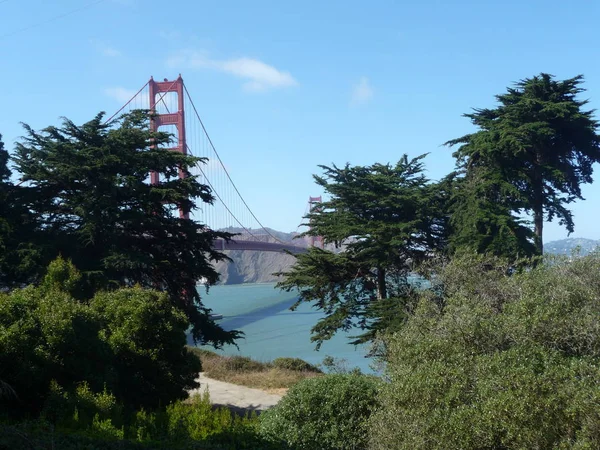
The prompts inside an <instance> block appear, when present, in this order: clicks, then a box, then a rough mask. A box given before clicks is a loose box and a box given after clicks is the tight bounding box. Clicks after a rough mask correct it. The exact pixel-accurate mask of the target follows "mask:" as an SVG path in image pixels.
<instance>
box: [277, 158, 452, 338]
mask: <svg viewBox="0 0 600 450" xmlns="http://www.w3.org/2000/svg"><path fill="white" fill-rule="evenodd" d="M423 158H424V156H420V157H418V158H415V159H412V160H409V159H408V157H407V156H404V157H403V158H402V159H401V160H400V161H399V162H398V163H397V164H396V165H394V166H392V165H389V164H388V165H383V164H374V165H372V166H365V167H362V166H354V167H353V166H350V165H346V166H345V167H343V168H338V167H336V166H333V167H326V166H321V167H322V169H323V171H324V175H323V176H315V180H316V182H317V184H318V185H319V186H321V187H322V188H323V189H324V190H325V192H326V193H327V194H328V196H329V197H330V199H329V200H327V201H324V202H322V203H320V204H319V205H317V206H315V208H314V209H313V211H311V212H310V213H309V214H308V216H307V219H308V225H309V226H310V230H309V231H308V232H307V234H308V235H311V236H322V237H323V240H324V242H325V244H326V245H330V246H332V245H335V246H336V247H338V248H341V250H342V251H340V252H339V253H336V252H333V251H331V250H329V249H326V250H324V249H319V248H315V247H313V248H311V249H309V251H308V252H307V253H303V254H299V255H296V258H297V259H296V263H295V265H294V266H293V267H292V268H291V269H290V270H289V271H288V272H285V273H282V274H281V275H283V276H284V279H283V281H282V282H280V283H279V284H278V287H280V288H281V289H285V290H288V291H289V290H298V293H299V300H298V303H297V304H296V305H295V306H297V305H298V304H299V303H300V302H311V303H313V304H314V306H315V307H316V308H318V309H320V310H322V311H324V312H325V314H326V315H325V317H324V318H323V319H321V320H320V321H319V322H318V323H317V325H316V326H315V327H314V328H313V329H312V333H313V336H312V340H313V341H316V342H317V346H320V345H321V343H322V342H323V341H324V340H327V339H330V338H331V336H333V334H335V333H336V332H337V331H338V330H349V329H352V328H355V327H357V328H358V329H360V330H363V331H365V330H366V332H365V334H363V335H362V336H360V337H359V338H358V339H357V340H356V341H355V342H364V341H369V340H371V339H373V338H374V337H375V335H376V333H377V332H378V330H379V329H380V328H381V323H380V321H382V320H383V321H384V322H388V319H390V318H393V321H395V322H399V323H401V322H402V321H403V320H404V319H405V316H406V312H407V311H406V310H407V302H408V303H410V299H411V295H412V294H411V293H412V291H413V287H412V285H411V283H410V282H409V277H410V275H411V272H412V270H413V269H414V267H415V266H416V265H417V264H418V263H419V262H420V261H423V260H424V259H427V258H429V257H430V256H431V253H432V252H434V251H442V250H443V249H444V247H445V242H446V234H445V233H446V225H447V224H446V216H445V213H444V211H443V205H444V204H445V198H446V196H447V193H446V192H445V190H443V189H441V188H440V187H439V186H438V185H434V184H430V183H428V180H427V179H426V178H425V176H424V175H423V170H424V169H423V163H422V161H421V160H422V159H423ZM387 299H390V301H385V300H387ZM382 300H383V302H381V303H385V305H384V306H378V305H377V303H378V302H380V301H382Z"/></svg>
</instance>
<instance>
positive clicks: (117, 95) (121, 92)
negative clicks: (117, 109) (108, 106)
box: [104, 86, 149, 109]
mask: <svg viewBox="0 0 600 450" xmlns="http://www.w3.org/2000/svg"><path fill="white" fill-rule="evenodd" d="M136 92H137V91H134V90H132V89H127V88H124V87H121V86H113V87H108V88H106V89H104V93H105V94H106V95H107V96H109V97H111V98H113V99H114V100H116V101H117V102H118V103H119V104H120V105H121V106H122V105H124V104H125V103H127V102H128V101H129V100H131V99H132V98H133V96H134V95H135V94H136ZM147 96H148V94H146V95H144V92H141V93H140V94H139V95H138V96H137V97H136V98H135V99H133V100H132V102H131V103H130V106H131V109H134V108H141V109H147V108H148V107H149V106H148V103H149V99H148V97H147Z"/></svg>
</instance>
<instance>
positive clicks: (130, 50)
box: [0, 0, 600, 242]
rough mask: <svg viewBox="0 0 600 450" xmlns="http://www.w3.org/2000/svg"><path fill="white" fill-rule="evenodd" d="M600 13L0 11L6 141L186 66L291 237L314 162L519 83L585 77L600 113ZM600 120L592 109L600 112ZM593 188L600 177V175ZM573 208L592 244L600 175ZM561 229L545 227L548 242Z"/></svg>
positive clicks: (413, 145)
mask: <svg viewBox="0 0 600 450" xmlns="http://www.w3.org/2000/svg"><path fill="white" fill-rule="evenodd" d="M598 19H600V4H598V3H597V2H589V1H583V0H574V1H571V2H562V1H558V0H550V1H542V0H529V1H527V2H522V1H519V2H517V1H516V0H506V1H503V2H482V1H476V0H456V1H453V2H447V1H442V0H424V1H421V2H402V1H400V2H398V1H394V0H383V1H379V2H361V1H344V2H342V1H339V0H335V1H329V2H317V1H314V0H310V1H305V2H301V3H296V2H272V1H271V2H267V1H254V2H242V1H239V0H238V1H232V2H228V3H227V4H226V5H224V4H223V3H214V2H196V1H191V0H189V1H180V2H173V3H164V2H158V1H155V0H145V1H142V0H100V1H90V2H83V3H82V2H81V1H77V0H61V1H57V2H41V1H40V2H24V1H17V0H4V1H1V2H0V61H2V70H0V82H1V85H2V86H3V87H4V89H3V92H2V98H3V100H4V103H5V105H4V108H2V112H0V134H2V135H3V140H4V142H5V145H6V147H7V148H8V149H9V150H12V149H13V147H14V143H15V141H16V140H17V139H18V138H19V136H21V135H22V134H23V130H22V128H21V126H20V125H19V122H25V123H28V124H30V125H31V126H32V127H33V128H35V129H39V128H43V127H46V126H49V125H57V124H59V123H60V117H61V116H65V117H68V118H69V119H72V120H73V121H75V122H76V123H83V122H85V121H87V120H90V119H92V118H93V117H94V115H95V114H97V113H98V112H99V111H106V112H107V113H108V115H111V114H112V113H114V112H115V111H116V110H117V109H118V108H119V107H120V106H121V105H122V104H123V103H124V102H125V101H127V100H128V99H129V97H130V96H131V95H132V94H133V93H135V91H136V90H137V89H139V88H140V87H141V86H143V85H144V83H145V82H146V81H147V80H148V79H149V77H150V76H151V75H153V76H154V78H156V79H161V80H162V79H163V78H169V79H173V78H175V77H176V76H177V75H178V74H179V73H181V74H182V76H183V77H184V79H185V81H186V86H187V87H188V88H189V90H190V94H191V95H192V97H193V98H194V102H195V103H196V105H197V106H198V108H199V110H200V114H201V116H202V119H203V121H204V122H205V124H206V126H207V128H208V131H209V133H210V135H211V137H212V139H213V141H214V143H215V145H216V147H217V149H218V150H219V152H220V154H221V156H222V158H223V160H224V162H225V164H226V165H227V168H228V170H229V172H230V174H231V176H232V178H233V179H234V180H235V182H236V184H237V185H238V187H239V189H240V191H241V192H242V193H243V195H244V197H245V198H246V200H247V202H248V203H249V205H250V206H251V207H252V209H253V210H254V211H255V212H256V214H257V216H258V217H259V218H260V220H261V222H262V223H264V224H265V225H266V226H268V227H270V228H273V229H275V230H280V231H284V232H291V231H294V230H296V229H297V226H298V225H299V224H300V222H301V218H302V215H303V213H304V212H305V207H306V203H307V200H308V197H309V196H310V195H313V196H314V195H321V194H322V192H320V191H319V189H318V188H317V186H316V185H315V184H314V182H313V180H312V175H313V174H315V173H317V174H318V173H319V168H318V165H320V164H324V165H330V164H332V163H335V164H337V165H343V164H345V163H346V162H349V163H350V164H361V165H362V164H372V163H374V162H381V163H386V162H391V163H395V162H396V161H397V160H398V159H399V158H400V157H401V156H402V154H403V153H408V155H409V156H410V157H415V156H418V155H420V154H422V153H430V154H429V156H428V157H427V158H426V159H425V163H426V166H427V174H428V176H429V177H430V178H431V179H433V180H437V179H440V178H441V177H443V176H444V175H445V174H447V173H448V172H450V171H451V170H452V169H453V167H454V161H453V158H452V150H451V149H448V148H445V147H443V146H442V144H443V143H444V142H446V141H448V140H450V139H453V138H456V137H459V136H461V135H463V134H466V133H468V132H471V131H473V127H472V126H471V124H470V123H469V121H468V119H466V118H463V117H461V115H462V114H463V113H466V112H469V111H470V109H471V108H481V107H490V106H493V105H494V104H495V99H494V96H495V95H496V94H501V93H503V92H504V91H505V90H506V87H507V86H510V85H511V83H512V82H514V81H517V80H519V79H522V78H526V77H531V76H533V75H536V74H538V73H540V72H548V73H552V74H554V75H556V76H557V77H558V78H561V79H564V78H569V77H573V76H575V75H577V74H583V75H585V77H586V82H585V87H586V88H587V90H588V91H587V92H586V93H584V94H582V96H581V97H582V98H588V99H590V104H589V108H590V109H594V108H600V63H599V62H598V58H597V57H596V54H597V44H596V43H597V23H598ZM597 117H598V115H597ZM595 169H596V173H595V177H594V178H595V179H597V180H600V167H595ZM583 195H584V197H586V199H587V200H586V201H584V202H577V203H574V204H573V205H572V209H573V213H574V217H575V233H574V234H573V235H572V237H585V238H590V239H600V227H599V226H598V225H597V222H598V218H597V216H598V211H600V181H596V182H595V183H594V184H593V185H586V186H584V187H583ZM566 237H567V231H566V230H565V229H564V228H563V227H560V226H559V225H558V224H557V223H552V224H547V225H546V228H545V241H547V242H548V241H552V240H558V239H562V238H566Z"/></svg>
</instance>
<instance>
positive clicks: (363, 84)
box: [350, 77, 374, 106]
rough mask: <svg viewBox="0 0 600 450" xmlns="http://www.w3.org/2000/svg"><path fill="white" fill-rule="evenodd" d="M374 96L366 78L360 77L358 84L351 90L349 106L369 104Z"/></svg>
mask: <svg viewBox="0 0 600 450" xmlns="http://www.w3.org/2000/svg"><path fill="white" fill-rule="evenodd" d="M373 95H374V91H373V88H372V87H371V84H370V83H369V79H368V78H367V77H361V78H360V80H359V81H358V83H356V84H355V85H354V87H353V88H352V96H351V98H350V104H351V105H353V106H358V105H363V104H365V103H367V102H369V101H370V100H371V99H372V98H373Z"/></svg>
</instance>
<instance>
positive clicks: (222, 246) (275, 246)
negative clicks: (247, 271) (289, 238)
mask: <svg viewBox="0 0 600 450" xmlns="http://www.w3.org/2000/svg"><path fill="white" fill-rule="evenodd" d="M214 248H215V250H249V251H260V252H283V251H284V250H287V251H290V252H292V253H306V252H307V251H308V249H307V248H306V247H300V246H299V245H292V244H282V243H280V242H258V241H244V240H237V241H236V240H235V239H231V240H229V241H226V240H225V239H215V241H214Z"/></svg>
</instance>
